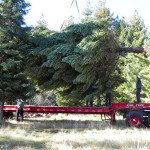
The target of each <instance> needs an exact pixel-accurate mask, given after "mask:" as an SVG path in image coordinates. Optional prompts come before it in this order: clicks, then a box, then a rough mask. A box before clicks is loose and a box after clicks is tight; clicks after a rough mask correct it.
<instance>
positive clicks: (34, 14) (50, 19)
mask: <svg viewBox="0 0 150 150" xmlns="http://www.w3.org/2000/svg"><path fill="white" fill-rule="evenodd" d="M26 1H28V2H29V3H30V4H31V7H30V10H29V13H28V14H27V15H26V16H25V22H26V24H27V25H29V26H36V24H37V22H38V20H39V19H40V18H41V16H42V15H43V16H44V19H45V20H46V22H47V27H48V28H49V29H51V30H60V28H61V25H62V24H63V22H64V21H65V20H67V19H68V18H69V17H70V16H73V17H74V21H75V22H78V21H79V20H80V18H82V14H83V11H84V9H85V7H86V6H87V2H90V5H91V6H92V7H93V8H94V7H96V5H97V4H98V2H99V0H77V2H78V6H79V11H80V14H79V13H78V10H77V7H76V5H75V3H73V5H72V6H71V3H72V1H73V0H26ZM70 6H71V7H70ZM106 6H107V7H108V8H110V11H111V13H114V16H117V15H118V16H119V17H120V18H122V17H125V19H126V20H127V21H129V20H130V18H131V16H132V15H133V14H134V11H135V10H137V11H138V13H139V15H140V16H141V18H142V19H143V20H144V23H145V25H146V27H147V28H148V30H149V31H150V15H149V14H150V0H106Z"/></svg>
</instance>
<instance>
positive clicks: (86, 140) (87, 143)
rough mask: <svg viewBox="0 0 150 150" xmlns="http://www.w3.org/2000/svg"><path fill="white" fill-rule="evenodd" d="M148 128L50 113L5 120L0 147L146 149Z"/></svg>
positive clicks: (32, 149) (6, 149) (29, 149)
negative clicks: (47, 115) (41, 116)
mask: <svg viewBox="0 0 150 150" xmlns="http://www.w3.org/2000/svg"><path fill="white" fill-rule="evenodd" d="M149 135H150V130H149V129H136V128H127V127H126V126H125V124H124V122H123V121H122V120H119V121H118V122H117V124H116V126H111V125H110V123H109V121H101V119H100V116H99V115H71V114H70V115H66V114H58V115H55V114H52V115H50V117H49V118H47V117H44V118H26V120H25V121H24V122H19V123H18V122H16V121H15V120H8V121H7V122H6V123H5V125H4V126H2V127H1V128H0V149H1V150H9V149H10V150H38V149H39V150H41V149H42V150H81V149H82V150H117V149H119V150H149V149H150V145H149V142H150V138H149Z"/></svg>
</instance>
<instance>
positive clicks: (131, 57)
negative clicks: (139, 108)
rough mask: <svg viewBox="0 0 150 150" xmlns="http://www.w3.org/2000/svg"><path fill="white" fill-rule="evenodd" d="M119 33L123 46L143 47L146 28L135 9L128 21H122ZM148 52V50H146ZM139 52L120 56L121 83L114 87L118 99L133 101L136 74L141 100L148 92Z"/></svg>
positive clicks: (146, 36) (144, 64)
mask: <svg viewBox="0 0 150 150" xmlns="http://www.w3.org/2000/svg"><path fill="white" fill-rule="evenodd" d="M121 27H122V28H121V29H122V30H121V35H120V38H119V41H120V43H121V45H123V46H125V47H130V48H135V47H144V40H146V39H147V38H148V34H147V28H146V27H145V25H144V22H143V20H142V19H141V17H140V16H139V15H138V13H137V11H135V13H134V15H133V16H132V18H131V21H130V23H128V24H125V23H124V22H122V25H121ZM147 53H148V51H147ZM147 59H148V57H147V58H145V57H144V56H143V55H141V54H133V53H131V54H130V53H128V54H127V53H126V54H125V55H124V57H120V61H119V62H120V63H119V64H118V65H120V66H118V67H119V68H120V70H121V73H120V76H122V78H124V79H123V81H122V82H123V83H122V84H121V85H120V86H119V87H118V88H117V89H116V91H117V96H116V99H118V101H126V102H129V101H130V102H134V101H136V98H135V90H136V86H135V85H136V76H137V75H141V78H143V79H142V82H143V86H142V100H143V102H144V98H146V99H147V96H146V95H148V94H145V89H147V88H146V86H147V85H146V84H145V81H144V80H145V79H144V76H145V74H143V73H142V72H143V69H144V68H145V67H146V60H147Z"/></svg>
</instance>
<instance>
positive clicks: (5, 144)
mask: <svg viewBox="0 0 150 150" xmlns="http://www.w3.org/2000/svg"><path fill="white" fill-rule="evenodd" d="M18 147H19V148H21V149H46V147H45V143H44V142H43V141H40V142H39V141H32V140H27V139H23V138H21V139H20V138H18V139H17V138H15V139H13V138H11V137H8V136H2V137H0V149H7V150H15V149H18Z"/></svg>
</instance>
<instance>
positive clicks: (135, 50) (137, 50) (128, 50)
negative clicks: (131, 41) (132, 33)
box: [116, 47, 146, 54]
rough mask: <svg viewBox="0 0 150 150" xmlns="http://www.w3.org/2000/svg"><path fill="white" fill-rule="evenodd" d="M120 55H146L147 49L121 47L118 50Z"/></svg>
mask: <svg viewBox="0 0 150 150" xmlns="http://www.w3.org/2000/svg"><path fill="white" fill-rule="evenodd" d="M116 51H117V52H119V53H144V54H145V53H146V49H144V48H142V47H137V48H131V47H119V48H117V49H116Z"/></svg>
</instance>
